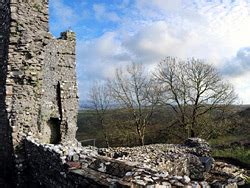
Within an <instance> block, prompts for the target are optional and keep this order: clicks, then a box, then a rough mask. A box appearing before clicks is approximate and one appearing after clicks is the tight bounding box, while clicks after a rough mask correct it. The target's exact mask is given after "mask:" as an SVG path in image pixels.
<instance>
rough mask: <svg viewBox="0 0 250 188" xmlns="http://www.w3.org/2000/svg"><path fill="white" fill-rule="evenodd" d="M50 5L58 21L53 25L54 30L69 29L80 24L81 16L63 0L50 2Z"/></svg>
mask: <svg viewBox="0 0 250 188" xmlns="http://www.w3.org/2000/svg"><path fill="white" fill-rule="evenodd" d="M50 5H51V8H52V11H53V15H54V16H55V20H56V22H55V23H54V24H53V27H54V28H57V27H63V29H65V28H67V29H68V28H69V27H71V26H73V25H75V24H76V23H77V22H78V20H79V15H77V13H76V12H75V11H74V10H73V8H72V7H70V6H67V5H65V4H64V3H63V2H62V0H53V1H51V2H50ZM61 29H62V28H61Z"/></svg>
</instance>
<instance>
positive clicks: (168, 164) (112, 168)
mask: <svg viewBox="0 0 250 188" xmlns="http://www.w3.org/2000/svg"><path fill="white" fill-rule="evenodd" d="M69 145H70V146H69ZM25 147H26V148H27V149H26V150H27V154H28V158H30V159H31V160H28V161H29V162H30V164H28V165H29V166H30V167H31V170H32V169H33V170H34V173H32V175H33V179H36V180H37V181H39V184H41V185H48V184H49V185H53V184H55V185H58V183H59V185H60V184H61V185H62V187H70V186H78V187H85V186H89V185H95V186H96V187H110V186H111V187H119V186H120V187H133V186H134V187H136V186H141V187H166V188H167V187H190V188H191V187H209V186H215V187H216V186H217V187H221V186H224V187H230V188H231V187H237V186H238V185H243V184H244V175H243V174H244V170H241V169H238V168H237V167H235V166H232V165H228V164H226V163H222V162H215V161H214V160H213V158H212V157H210V151H211V150H210V147H209V145H208V144H207V143H206V142H205V141H204V140H202V139H197V138H193V139H189V140H187V141H186V142H185V143H184V144H182V145H173V144H155V145H148V146H142V147H133V148H125V147H120V148H101V149H98V148H95V147H82V146H81V145H80V144H79V143H77V142H74V143H64V144H58V145H53V144H40V143H39V141H38V139H33V138H32V137H31V136H29V137H28V138H27V140H26V146H25ZM39 150H42V151H40V152H39ZM38 154H39V155H38ZM51 156H53V157H51ZM39 158H43V160H42V159H39ZM45 159H46V160H45ZM48 160H50V161H48ZM38 161H41V162H40V164H39V163H38ZM51 163H55V164H53V165H52V164H51ZM41 166H43V167H41ZM46 168H50V172H51V171H52V170H54V173H53V174H50V177H51V178H48V174H46V173H45V172H44V169H46ZM37 169H43V173H42V172H41V173H40V174H42V175H43V177H40V176H41V175H40V174H39V172H37ZM34 176H35V177H34ZM55 176H56V177H55ZM55 179H57V180H56V181H55ZM45 180H46V181H45Z"/></svg>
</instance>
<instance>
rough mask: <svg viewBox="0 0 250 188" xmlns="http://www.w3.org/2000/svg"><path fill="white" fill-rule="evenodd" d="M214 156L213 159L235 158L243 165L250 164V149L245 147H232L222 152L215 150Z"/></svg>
mask: <svg viewBox="0 0 250 188" xmlns="http://www.w3.org/2000/svg"><path fill="white" fill-rule="evenodd" d="M212 155H213V157H227V158H234V159H237V160H239V161H241V162H243V163H246V164H250V149H248V148H244V147H232V148H226V149H221V150H217V149H214V150H213V153H212Z"/></svg>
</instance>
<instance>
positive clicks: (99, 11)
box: [93, 4, 120, 22]
mask: <svg viewBox="0 0 250 188" xmlns="http://www.w3.org/2000/svg"><path fill="white" fill-rule="evenodd" d="M93 10H94V12H95V17H96V19H98V20H100V21H105V20H108V21H112V22H117V21H119V20H120V18H119V16H118V15H117V14H116V13H115V12H112V11H107V10H106V7H105V5H104V4H94V5H93Z"/></svg>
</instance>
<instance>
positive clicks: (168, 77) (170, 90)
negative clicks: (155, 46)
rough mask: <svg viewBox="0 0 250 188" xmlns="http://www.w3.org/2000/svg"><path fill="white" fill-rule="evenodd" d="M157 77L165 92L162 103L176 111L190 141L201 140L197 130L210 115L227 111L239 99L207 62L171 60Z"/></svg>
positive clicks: (159, 71)
mask: <svg viewBox="0 0 250 188" xmlns="http://www.w3.org/2000/svg"><path fill="white" fill-rule="evenodd" d="M155 76H156V78H157V79H158V82H159V84H160V85H161V86H162V87H163V90H164V91H165V92H164V95H163V97H162V102H163V103H165V104H167V105H170V106H171V107H172V109H173V110H174V112H175V114H176V117H177V120H178V122H179V123H180V124H181V125H182V126H183V127H185V128H186V129H187V131H188V137H190V136H191V137H194V136H198V135H197V130H198V129H199V127H200V126H201V125H202V123H203V122H204V121H203V120H204V117H206V116H208V114H209V113H211V112H212V111H214V110H224V109H225V108H226V107H228V106H229V105H231V104H232V103H233V102H234V101H235V100H236V98H237V97H236V95H235V93H234V89H233V87H232V86H231V85H230V84H229V83H227V82H224V81H223V80H222V78H221V77H220V75H219V74H218V72H217V71H216V69H215V68H214V67H213V66H212V65H209V64H206V63H204V61H203V60H198V59H189V60H186V61H181V60H179V59H177V58H171V57H168V58H166V59H165V60H163V61H162V62H161V63H160V64H159V66H158V70H157V72H156V73H155ZM200 128H201V127H200Z"/></svg>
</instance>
